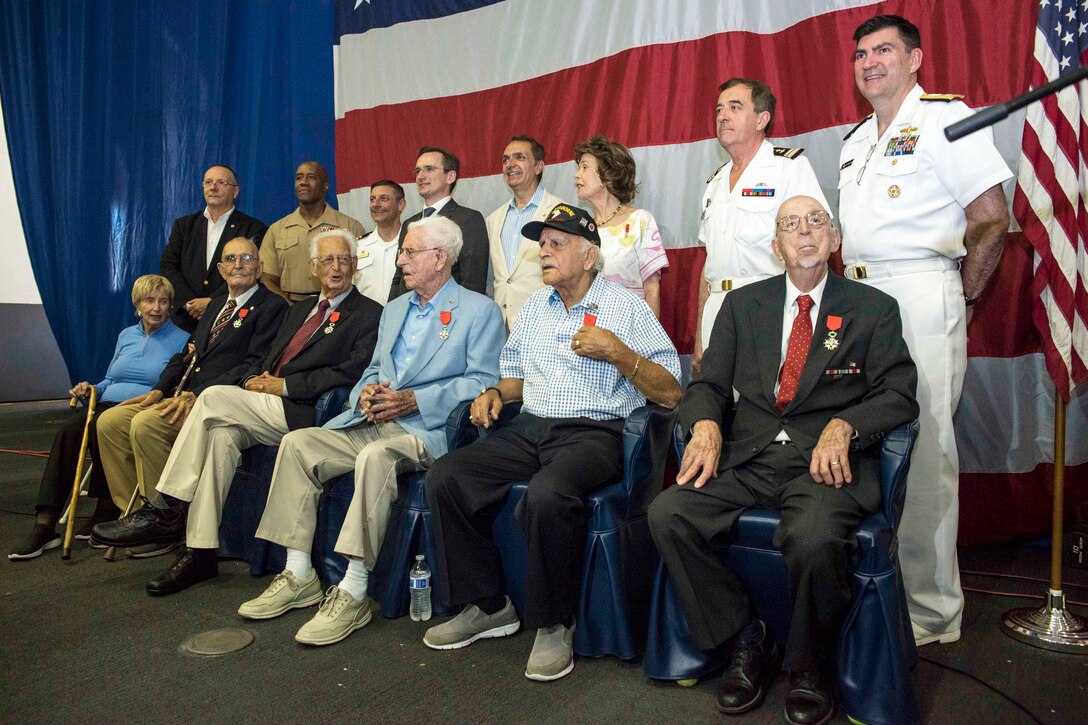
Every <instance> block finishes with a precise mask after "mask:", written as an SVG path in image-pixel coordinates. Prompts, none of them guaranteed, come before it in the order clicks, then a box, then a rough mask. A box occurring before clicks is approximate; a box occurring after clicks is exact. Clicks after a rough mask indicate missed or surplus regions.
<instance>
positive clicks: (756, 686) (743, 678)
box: [718, 619, 780, 715]
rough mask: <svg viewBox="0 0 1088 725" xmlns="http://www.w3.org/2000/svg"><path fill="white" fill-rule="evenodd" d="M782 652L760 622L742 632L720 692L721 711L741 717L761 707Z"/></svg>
mask: <svg viewBox="0 0 1088 725" xmlns="http://www.w3.org/2000/svg"><path fill="white" fill-rule="evenodd" d="M779 655H780V650H779V647H778V643H777V642H775V641H774V639H773V638H772V637H771V636H770V634H769V633H768V632H767V625H765V624H764V623H763V622H762V621H760V620H758V619H754V620H752V622H751V624H749V625H748V626H747V627H745V628H744V629H743V630H741V632H740V634H738V635H737V637H736V643H735V644H734V645H733V656H732V657H730V659H729V668H728V669H727V670H726V671H725V676H724V677H722V684H721V687H720V688H719V689H718V710H720V711H721V712H724V713H726V714H727V715H739V714H741V713H743V712H748V711H749V710H751V709H753V708H755V707H758V706H759V704H760V703H761V702H763V696H764V695H765V694H767V685H768V684H769V683H770V681H771V680H773V679H774V676H775V674H777V672H778V661H779Z"/></svg>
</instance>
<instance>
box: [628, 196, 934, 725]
mask: <svg viewBox="0 0 1088 725" xmlns="http://www.w3.org/2000/svg"><path fill="white" fill-rule="evenodd" d="M776 227H777V231H776V235H775V239H774V241H773V242H772V251H773V252H774V254H775V256H776V257H777V258H778V259H780V260H782V261H783V262H785V266H786V274H785V275H779V276H777V277H771V278H769V279H766V280H763V281H762V282H756V283H753V284H750V285H748V286H746V287H743V288H741V289H740V290H734V291H733V292H731V293H730V294H729V295H728V296H727V297H726V299H725V303H724V304H723V306H722V310H721V312H720V313H719V314H718V317H717V319H716V321H715V323H714V327H713V331H712V333H711V338H710V347H709V348H708V349H707V352H706V355H705V356H704V357H703V366H702V376H701V377H699V378H697V379H696V380H694V381H693V382H692V383H691V385H689V386H688V389H687V392H686V393H685V395H684V399H683V400H682V401H681V404H680V424H681V429H682V430H683V431H684V432H685V434H687V435H689V436H690V440H689V441H688V444H687V447H686V449H685V451H684V457H683V460H682V461H681V463H680V472H679V475H678V476H677V479H676V482H677V483H678V484H680V485H678V486H673V487H671V488H669V489H666V490H665V491H663V492H662V493H661V495H659V496H658V497H657V499H655V500H654V502H653V503H652V504H651V506H650V509H649V520H650V530H651V532H652V534H653V537H654V542H655V543H656V544H657V547H658V549H660V551H661V554H662V557H663V558H664V560H665V564H666V565H667V566H668V569H669V577H670V578H671V580H672V583H673V585H674V587H675V588H676V593H677V596H678V598H679V600H680V603H681V607H682V609H683V611H684V615H685V619H686V620H687V623H688V629H689V631H690V633H691V637H692V640H693V641H694V642H695V644H696V645H697V646H698V647H700V648H702V649H708V650H709V649H713V648H716V647H718V646H720V645H722V644H725V643H726V642H730V641H731V645H732V648H733V654H732V657H731V659H730V663H729V667H728V669H727V671H726V674H725V677H724V678H723V680H722V683H721V687H720V690H719V693H718V709H719V710H721V711H722V712H724V713H727V714H730V715H736V714H740V713H743V712H747V711H749V710H751V709H753V708H755V707H757V706H758V705H759V704H760V702H761V701H762V699H763V696H764V693H765V692H766V687H767V685H768V684H769V682H770V680H771V679H772V678H773V676H774V673H775V672H776V671H777V668H778V661H779V658H780V656H781V653H780V651H779V647H778V645H777V643H775V642H774V640H773V639H772V638H771V637H770V635H769V634H768V632H767V628H766V626H765V625H764V623H763V622H762V621H760V620H759V619H757V618H755V616H754V615H753V609H752V606H751V603H750V602H749V599H748V595H747V592H746V591H745V589H744V586H743V585H742V584H741V582H740V580H739V579H738V578H737V577H736V575H735V574H733V573H732V572H731V571H729V569H727V568H726V566H725V565H724V564H723V563H722V561H721V559H720V558H719V555H718V553H717V551H716V548H715V546H714V544H715V543H717V542H719V541H720V540H721V538H722V537H724V536H725V535H726V534H727V533H728V532H729V530H730V528H731V527H732V526H733V524H734V522H736V520H737V518H738V517H739V516H740V514H741V513H742V512H743V511H744V509H746V508H751V507H757V508H770V509H778V510H779V511H780V513H781V516H782V523H781V524H780V525H779V527H778V530H777V531H776V532H775V537H774V542H775V545H776V546H777V547H778V548H779V549H780V550H781V552H782V556H783V558H784V559H785V561H786V566H787V570H788V572H789V598H790V608H791V623H790V633H789V639H788V640H787V642H786V648H785V663H784V664H785V669H787V670H789V672H790V690H789V692H788V694H787V695H786V705H785V715H786V720H787V721H788V722H791V723H803V724H804V725H816V724H819V723H826V722H828V721H829V720H830V719H831V717H832V716H833V714H834V710H835V707H834V700H833V697H832V688H831V684H830V683H831V682H832V679H831V675H832V674H833V673H832V672H831V671H830V665H831V656H832V654H833V647H834V641H835V636H836V634H837V633H838V627H839V624H840V619H841V617H842V614H843V613H844V612H845V610H846V607H847V605H848V604H849V602H850V599H851V591H850V586H849V583H848V581H847V572H846V562H847V556H848V554H849V552H850V550H851V549H852V547H853V545H854V544H853V539H854V531H855V529H856V528H857V526H858V524H859V523H860V522H861V520H862V518H864V517H865V516H866V515H867V514H870V513H872V512H874V511H876V510H877V509H878V508H879V507H880V446H879V445H877V443H878V442H879V441H880V439H881V438H882V437H883V435H884V433H885V432H886V431H889V430H891V429H893V428H895V427H897V426H899V425H902V424H903V423H907V422H909V421H911V420H913V419H914V418H916V417H917V416H918V404H917V402H916V401H915V388H916V385H917V382H918V374H917V370H916V369H915V366H914V362H913V360H911V357H910V353H909V352H908V351H907V346H906V343H905V342H904V340H903V334H902V323H901V321H900V316H899V306H898V305H897V304H896V302H895V300H894V299H892V298H891V297H889V296H888V295H886V294H884V293H883V292H880V291H878V290H876V289H874V288H871V287H867V286H865V285H860V284H856V283H854V282H851V281H849V280H846V279H844V278H842V277H840V276H838V275H836V274H832V273H831V272H830V271H829V270H828V266H827V259H828V256H829V255H830V254H831V253H832V252H834V251H835V250H836V249H838V246H839V235H838V231H837V230H836V229H834V227H833V226H832V225H831V218H830V215H829V214H828V213H827V211H826V210H825V209H823V207H822V206H821V205H820V202H818V201H816V200H815V199H813V198H811V197H807V196H795V197H793V198H791V199H788V200H786V201H785V202H783V204H782V206H781V207H780V208H779V211H778V215H777V218H776ZM734 390H736V391H737V393H739V396H740V397H739V400H738V401H737V402H736V403H735V404H734V394H733V391H734ZM723 438H724V440H723Z"/></svg>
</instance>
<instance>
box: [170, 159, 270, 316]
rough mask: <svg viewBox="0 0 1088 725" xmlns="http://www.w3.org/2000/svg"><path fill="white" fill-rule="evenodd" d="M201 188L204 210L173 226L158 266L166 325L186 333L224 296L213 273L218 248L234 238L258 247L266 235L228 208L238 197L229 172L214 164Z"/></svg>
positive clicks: (220, 281)
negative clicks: (167, 288)
mask: <svg viewBox="0 0 1088 725" xmlns="http://www.w3.org/2000/svg"><path fill="white" fill-rule="evenodd" d="M203 184H204V201H205V202H207V208H205V209H204V211H202V212H201V211H198V212H196V213H195V214H189V215H188V216H183V217H178V218H177V219H175V220H174V228H173V229H172V230H171V231H170V241H168V242H167V243H166V249H164V250H162V259H161V260H160V261H159V274H161V275H162V276H163V277H166V278H167V279H168V280H170V284H172V285H174V309H173V310H171V312H170V319H171V320H173V321H174V324H175V325H177V326H178V327H180V328H182V329H183V330H187V331H188V332H193V331H194V330H196V323H197V322H198V321H199V320H200V318H201V316H202V315H203V314H204V310H205V309H206V308H207V306H208V303H209V302H211V298H212V297H217V296H219V295H221V294H223V293H224V292H225V291H226V283H225V282H224V281H223V278H222V276H220V274H219V271H218V270H217V269H216V262H218V261H219V258H220V256H222V254H223V246H224V245H225V244H226V243H227V242H229V241H230V240H231V239H234V238H235V237H246V238H248V239H252V240H253V242H254V243H255V244H256V245H257V246H258V247H260V246H261V240H262V239H264V233H265V232H266V231H267V230H268V227H266V226H265V224H264V222H262V221H260V220H258V219H254V218H253V217H250V216H246V215H245V214H243V213H242V212H240V211H238V210H237V209H235V208H234V201H235V199H237V198H238V192H239V191H241V187H239V186H238V175H237V174H235V173H234V169H232V168H230V167H229V166H224V165H222V164H217V165H216V166H213V167H211V168H210V169H208V170H207V171H206V172H204V182H203Z"/></svg>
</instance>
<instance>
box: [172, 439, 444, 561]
mask: <svg viewBox="0 0 1088 725" xmlns="http://www.w3.org/2000/svg"><path fill="white" fill-rule="evenodd" d="M433 462H434V461H433V459H432V458H431V455H430V454H429V453H428V452H427V449H426V447H425V446H424V445H423V441H422V440H420V439H419V438H417V437H416V436H414V435H412V434H411V433H408V432H407V431H405V430H404V429H403V428H401V427H400V426H399V425H398V424H397V423H381V424H378V425H370V424H368V423H364V424H362V425H359V426H357V427H355V428H348V429H344V430H326V429H322V428H306V429H303V430H296V431H292V432H290V433H288V434H287V435H286V436H284V438H283V442H282V443H281V444H280V451H279V456H278V458H277V459H276V471H275V473H274V474H273V475H272V488H271V490H270V491H269V492H268V503H267V504H266V505H265V509H264V516H263V517H262V518H261V525H260V526H259V527H258V528H257V536H258V537H259V538H262V539H266V540H268V541H272V542H275V543H277V544H280V545H282V546H286V547H288V548H291V549H297V550H299V551H305V552H310V551H311V550H312V548H313V541H314V532H315V531H316V529H317V500H318V497H319V496H320V494H321V490H322V483H323V482H324V481H328V480H330V479H333V478H335V477H337V476H339V475H341V474H344V473H347V472H349V471H351V470H353V469H354V471H355V494H354V495H353V496H352V499H351V505H350V507H349V508H348V513H347V517H346V518H345V519H344V524H343V526H342V527H341V528H340V534H339V536H338V537H337V540H336V551H337V553H340V554H343V555H344V556H355V557H360V558H362V559H363V562H364V564H365V565H366V568H367V569H373V568H374V563H375V562H376V561H377V557H378V550H379V549H380V548H381V545H382V540H383V539H384V538H385V529H386V524H387V523H388V521H389V509H390V507H391V506H392V505H393V502H394V501H396V500H397V474H398V473H404V472H406V471H422V470H426V469H427V468H429V467H430V465H431V463H433ZM190 515H191V514H190ZM190 545H191V544H190Z"/></svg>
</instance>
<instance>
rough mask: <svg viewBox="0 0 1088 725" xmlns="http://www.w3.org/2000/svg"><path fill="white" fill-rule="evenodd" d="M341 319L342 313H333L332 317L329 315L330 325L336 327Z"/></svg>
mask: <svg viewBox="0 0 1088 725" xmlns="http://www.w3.org/2000/svg"><path fill="white" fill-rule="evenodd" d="M339 319H340V313H339V312H333V313H332V314H331V315H329V324H331V325H335V324H336V321H337V320H339Z"/></svg>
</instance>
